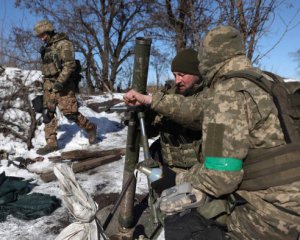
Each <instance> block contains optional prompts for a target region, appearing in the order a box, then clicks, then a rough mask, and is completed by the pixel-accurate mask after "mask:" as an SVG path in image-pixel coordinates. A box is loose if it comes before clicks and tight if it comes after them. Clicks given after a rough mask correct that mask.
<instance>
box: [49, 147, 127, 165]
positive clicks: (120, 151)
mask: <svg viewBox="0 0 300 240" xmlns="http://www.w3.org/2000/svg"><path fill="white" fill-rule="evenodd" d="M108 155H125V148H115V149H110V150H99V151H89V150H74V151H68V152H63V153H61V156H56V157H49V160H50V161H52V162H61V161H62V160H71V161H79V160H83V159H89V158H99V157H104V156H108Z"/></svg>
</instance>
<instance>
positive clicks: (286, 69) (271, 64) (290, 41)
mask: <svg viewBox="0 0 300 240" xmlns="http://www.w3.org/2000/svg"><path fill="white" fill-rule="evenodd" d="M289 1H290V2H292V4H293V7H291V8H286V7H284V6H282V7H281V8H279V9H277V12H276V19H275V22H274V24H273V25H272V27H271V29H270V33H268V34H266V35H265V36H264V38H263V39H262V40H261V41H260V42H259V52H260V53H262V54H264V53H265V52H267V51H269V50H270V49H272V50H271V51H270V52H269V53H268V54H267V55H266V56H265V57H264V58H263V59H262V60H261V61H260V64H261V65H260V67H262V68H263V69H264V70H268V71H272V72H274V73H277V74H279V75H282V76H284V77H288V78H294V79H300V69H299V70H298V71H297V63H296V62H295V59H294V58H293V57H292V56H291V53H293V52H295V51H297V50H298V49H300V43H299V36H300V1H299V0H289ZM0 3H1V4H0V30H1V29H3V30H4V31H6V32H8V31H9V29H10V28H11V27H12V26H13V25H20V23H22V26H23V27H26V28H29V27H32V28H33V26H34V23H35V22H36V21H37V20H40V17H38V16H32V15H31V14H29V12H28V11H24V10H19V9H16V8H15V7H14V1H13V0H0ZM292 19H293V23H292V24H290V25H289V28H290V29H288V31H287V32H286V33H285V31H286V25H288V24H289V22H290V21H291V20H292ZM284 33H285V34H284ZM0 34H3V32H2V33H0ZM282 37H283V38H282ZM281 38H282V39H281ZM277 43H278V44H277ZM274 45H276V47H275V48H274V49H273V46H274Z"/></svg>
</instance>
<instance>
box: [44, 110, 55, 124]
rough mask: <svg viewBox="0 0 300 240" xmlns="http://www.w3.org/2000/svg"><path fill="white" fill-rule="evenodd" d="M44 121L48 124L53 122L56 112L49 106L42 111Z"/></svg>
mask: <svg viewBox="0 0 300 240" xmlns="http://www.w3.org/2000/svg"><path fill="white" fill-rule="evenodd" d="M42 116H43V123H45V124H47V123H49V122H51V120H52V119H53V117H54V112H52V111H50V110H49V109H48V108H44V109H43V112H42Z"/></svg>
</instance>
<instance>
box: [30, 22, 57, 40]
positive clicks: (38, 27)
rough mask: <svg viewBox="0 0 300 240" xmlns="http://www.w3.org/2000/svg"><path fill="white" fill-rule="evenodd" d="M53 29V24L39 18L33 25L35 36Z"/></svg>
mask: <svg viewBox="0 0 300 240" xmlns="http://www.w3.org/2000/svg"><path fill="white" fill-rule="evenodd" d="M53 31H54V27H53V24H52V23H51V22H49V21H48V20H41V21H39V22H37V24H35V26H34V34H35V36H39V35H41V34H42V33H45V32H53Z"/></svg>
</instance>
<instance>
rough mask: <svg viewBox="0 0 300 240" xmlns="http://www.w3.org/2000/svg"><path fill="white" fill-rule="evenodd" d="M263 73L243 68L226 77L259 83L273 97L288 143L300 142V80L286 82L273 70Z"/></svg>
mask: <svg viewBox="0 0 300 240" xmlns="http://www.w3.org/2000/svg"><path fill="white" fill-rule="evenodd" d="M263 73H264V74H266V75H267V76H269V77H271V78H272V79H273V82H272V81H270V80H268V79H267V78H266V77H265V76H264V75H263V74H260V73H257V72H254V71H251V70H241V71H233V72H229V73H228V74H226V75H225V76H224V77H225V79H229V78H235V77H236V78H245V79H248V80H250V81H251V82H253V83H255V84H256V85H258V86H259V87H260V88H262V89H263V90H264V91H266V92H267V93H269V94H270V95H271V96H272V97H273V101H274V103H275V105H276V108H277V110H278V118H279V121H280V125H281V128H282V130H283V134H284V137H285V141H286V143H295V142H298V143H299V142H300V82H284V80H283V78H282V77H280V76H278V75H275V74H274V73H271V72H266V71H264V72H263Z"/></svg>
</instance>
